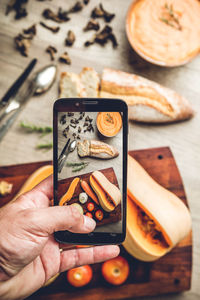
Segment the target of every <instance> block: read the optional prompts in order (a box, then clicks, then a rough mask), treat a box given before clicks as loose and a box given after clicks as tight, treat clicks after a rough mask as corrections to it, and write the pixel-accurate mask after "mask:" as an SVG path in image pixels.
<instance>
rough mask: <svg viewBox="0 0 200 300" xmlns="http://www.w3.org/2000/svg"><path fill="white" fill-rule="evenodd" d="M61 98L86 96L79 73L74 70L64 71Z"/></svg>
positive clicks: (61, 79)
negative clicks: (73, 71)
mask: <svg viewBox="0 0 200 300" xmlns="http://www.w3.org/2000/svg"><path fill="white" fill-rule="evenodd" d="M59 89H60V95H59V97H60V98H71V97H86V91H85V88H84V86H83V84H82V83H81V81H80V77H79V75H77V74H76V73H72V72H63V73H61V76H60V86H59Z"/></svg>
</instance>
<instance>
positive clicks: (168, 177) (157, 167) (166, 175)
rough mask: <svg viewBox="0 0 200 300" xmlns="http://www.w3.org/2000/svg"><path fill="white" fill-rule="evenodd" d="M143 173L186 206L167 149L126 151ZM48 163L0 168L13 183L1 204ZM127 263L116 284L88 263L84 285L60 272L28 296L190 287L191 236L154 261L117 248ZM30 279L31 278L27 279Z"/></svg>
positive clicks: (102, 295) (42, 298) (99, 299)
mask: <svg viewBox="0 0 200 300" xmlns="http://www.w3.org/2000/svg"><path fill="white" fill-rule="evenodd" d="M129 154H130V155H132V156H133V157H134V158H135V159H136V160H137V161H138V162H139V163H140V164H141V165H142V166H143V167H144V168H145V169H146V170H147V172H148V173H149V174H150V175H151V176H152V177H153V178H154V179H155V180H156V181H157V182H158V183H160V184H161V185H162V186H164V187H165V188H167V189H169V190H170V191H172V192H173V193H175V194H176V195H177V196H178V197H180V198H181V200H182V201H183V202H184V203H185V204H186V205H187V200H186V195H185V192H184V187H183V183H182V180H181V177H180V174H179V171H178V169H177V166H176V163H175V160H174V158H173V155H172V153H171V151H170V149H169V148H167V147H165V148H154V149H146V150H138V151H130V152H129ZM48 163H49V162H40V163H32V164H24V165H18V166H9V167H0V180H1V179H5V180H8V181H9V182H12V183H14V188H13V194H12V195H10V196H7V197H5V198H0V201H1V205H3V204H4V203H6V202H8V201H9V200H10V199H11V198H12V197H13V196H14V194H15V193H16V192H17V191H18V189H19V188H20V186H21V185H22V184H23V182H24V180H25V179H26V178H27V177H28V176H29V175H30V174H31V173H32V172H33V171H34V170H36V169H37V168H38V167H40V166H42V165H45V164H48ZM121 255H123V256H124V257H125V258H126V259H127V260H128V262H129V265H130V276H129V278H128V280H127V281H126V282H125V283H124V284H123V285H122V286H118V287H114V286H111V285H109V284H107V283H106V282H105V281H104V280H103V278H102V276H101V264H95V265H93V266H92V268H93V271H94V276H93V279H92V281H91V283H90V284H89V285H88V286H87V287H84V288H81V289H75V288H73V287H71V286H70V285H69V284H68V283H67V281H66V273H63V274H61V275H60V276H59V277H58V278H57V279H56V280H55V282H54V283H52V284H51V285H50V286H49V287H46V288H42V289H40V290H39V291H37V292H36V293H35V294H34V295H32V296H31V297H29V299H31V300H47V299H48V300H61V299H62V300H65V299H70V300H71V299H76V300H80V299H81V300H83V299H85V300H93V299H95V300H103V299H107V300H108V299H123V298H134V297H139V296H152V295H161V294H166V293H175V292H181V291H185V290H189V289H190V285H191V267H192V235H191V234H189V235H188V236H187V237H186V238H185V239H184V240H183V241H182V242H181V243H179V244H178V245H177V246H176V247H175V248H174V249H173V250H172V251H171V252H170V253H168V254H167V255H166V256H164V257H162V258H161V259H159V260H157V261H156V262H152V263H146V262H141V261H138V260H137V259H134V258H133V257H132V256H130V255H129V254H128V253H127V252H126V251H125V250H124V249H123V247H121ZM30 280H32V279H31V278H30Z"/></svg>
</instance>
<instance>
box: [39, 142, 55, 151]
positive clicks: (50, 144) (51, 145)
mask: <svg viewBox="0 0 200 300" xmlns="http://www.w3.org/2000/svg"><path fill="white" fill-rule="evenodd" d="M52 148H53V143H46V144H38V145H37V146H36V149H46V150H50V149H52Z"/></svg>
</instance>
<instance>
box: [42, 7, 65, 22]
mask: <svg viewBox="0 0 200 300" xmlns="http://www.w3.org/2000/svg"><path fill="white" fill-rule="evenodd" d="M42 15H43V17H44V18H45V19H49V20H53V21H55V22H57V23H63V22H67V21H69V20H70V18H69V17H68V12H67V11H62V9H61V8H59V9H58V12H57V14H55V13H54V12H53V11H52V10H51V9H49V8H47V9H45V10H44V11H43V13H42Z"/></svg>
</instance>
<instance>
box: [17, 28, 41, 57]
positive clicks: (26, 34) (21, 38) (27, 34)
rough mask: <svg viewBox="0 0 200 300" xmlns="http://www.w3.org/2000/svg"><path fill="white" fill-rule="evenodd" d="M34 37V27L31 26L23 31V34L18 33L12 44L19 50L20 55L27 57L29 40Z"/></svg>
mask: <svg viewBox="0 0 200 300" xmlns="http://www.w3.org/2000/svg"><path fill="white" fill-rule="evenodd" d="M35 35H36V25H35V24H33V25H32V26H30V27H29V28H27V29H23V33H19V34H18V35H17V36H16V37H15V38H14V42H15V45H16V48H17V49H18V50H19V52H20V54H21V55H23V56H28V50H29V48H30V45H31V40H32V39H33V38H34V36H35Z"/></svg>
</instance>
